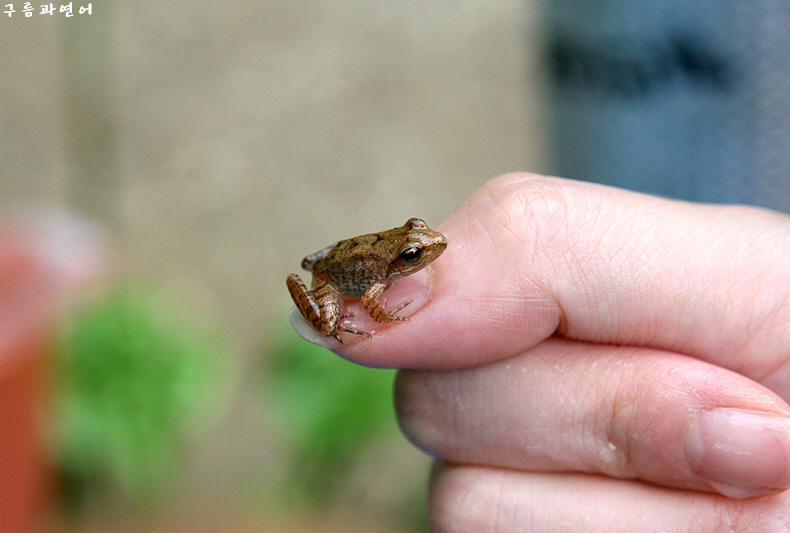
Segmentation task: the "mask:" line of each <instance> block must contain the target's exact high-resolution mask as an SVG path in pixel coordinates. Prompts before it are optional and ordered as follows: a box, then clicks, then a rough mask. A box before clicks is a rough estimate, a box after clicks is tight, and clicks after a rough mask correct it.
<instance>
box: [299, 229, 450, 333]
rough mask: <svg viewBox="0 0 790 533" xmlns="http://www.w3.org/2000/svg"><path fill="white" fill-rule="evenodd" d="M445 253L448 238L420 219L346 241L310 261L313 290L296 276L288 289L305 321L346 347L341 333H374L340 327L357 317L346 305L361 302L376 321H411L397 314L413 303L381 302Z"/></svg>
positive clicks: (307, 261) (306, 262) (307, 259)
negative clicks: (344, 308)
mask: <svg viewBox="0 0 790 533" xmlns="http://www.w3.org/2000/svg"><path fill="white" fill-rule="evenodd" d="M445 248H447V239H445V237H444V235H442V234H441V233H439V232H438V231H433V230H432V229H431V228H429V227H428V226H427V225H426V224H425V222H423V221H422V220H420V219H419V218H410V219H409V220H408V221H407V222H406V224H404V225H403V226H401V227H399V228H394V229H391V230H387V231H382V232H381V233H371V234H369V235H360V236H359V237H354V238H353V239H347V240H345V241H340V242H338V243H337V244H333V245H331V246H327V247H326V248H324V249H323V250H321V251H319V252H316V253H314V254H311V255H308V256H307V257H305V258H304V259H303V260H302V268H303V269H305V270H307V271H309V272H312V273H313V288H312V289H308V288H307V286H306V285H305V284H304V282H302V280H301V279H300V278H299V276H297V275H296V274H291V275H289V276H288V279H287V280H286V284H287V285H288V291H289V292H290V293H291V297H292V298H293V300H294V303H295V304H296V307H297V308H299V311H301V313H302V316H304V317H305V318H306V319H307V320H308V321H309V322H310V323H311V324H312V325H313V327H314V328H315V329H316V331H318V332H319V333H320V334H321V335H323V336H325V337H328V336H330V335H331V336H332V337H334V338H335V339H337V340H338V342H340V343H341V344H342V343H343V339H341V338H340V335H339V333H338V331H345V332H347V333H354V334H356V335H365V336H366V337H368V338H370V337H371V335H370V333H367V332H364V331H359V330H356V329H352V328H349V327H346V326H343V325H341V324H340V321H341V320H342V319H343V318H346V317H353V316H354V315H353V314H350V313H349V314H345V315H344V314H341V311H342V309H341V307H342V305H343V300H344V299H345V298H349V299H356V298H359V299H360V303H361V304H362V308H363V309H364V310H365V311H367V313H368V314H369V315H370V316H371V317H373V320H375V321H376V322H392V321H393V320H409V319H408V318H406V317H402V316H395V313H397V312H398V311H400V310H401V309H403V308H404V307H406V306H407V305H409V304H410V303H411V300H409V301H408V302H406V303H404V304H403V305H400V306H398V307H396V308H395V309H390V310H387V309H386V305H387V300H386V298H385V299H384V305H382V304H380V303H379V301H378V298H379V296H381V295H382V294H383V293H384V291H386V290H387V289H389V288H390V287H392V286H393V285H395V284H396V283H397V282H399V281H400V280H401V279H403V278H404V277H406V276H408V275H410V274H414V273H415V272H417V271H418V270H421V269H422V268H424V267H426V266H428V265H429V264H430V263H431V262H432V261H434V260H435V259H436V258H437V257H439V256H440V255H442V252H444V249H445Z"/></svg>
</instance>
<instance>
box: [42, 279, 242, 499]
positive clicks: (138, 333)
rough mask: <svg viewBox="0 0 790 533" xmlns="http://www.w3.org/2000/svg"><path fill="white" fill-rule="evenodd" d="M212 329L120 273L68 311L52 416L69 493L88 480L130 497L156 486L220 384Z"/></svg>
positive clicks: (212, 414) (86, 487) (154, 493)
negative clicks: (77, 308) (72, 312)
mask: <svg viewBox="0 0 790 533" xmlns="http://www.w3.org/2000/svg"><path fill="white" fill-rule="evenodd" d="M216 332H217V328H216V327H213V326H212V325H211V324H206V321H205V320H199V319H198V317H196V316H194V315H191V314H190V313H186V312H184V309H181V308H179V307H178V306H177V305H175V304H174V303H173V301H172V299H168V298H167V297H166V296H164V295H162V294H159V293H157V292H155V291H153V290H151V289H148V288H145V287H142V286H140V285H134V284H127V283H124V284H119V285H118V286H116V287H114V288H113V289H112V290H111V291H109V292H108V293H106V294H104V295H102V296H100V297H99V298H98V299H97V300H95V301H93V302H90V303H89V304H88V305H86V306H85V307H84V308H83V309H81V310H80V311H79V312H78V313H76V314H75V316H73V317H72V319H71V320H70V321H69V323H68V324H67V326H66V327H65V330H64V334H63V335H62V338H61V339H60V342H59V346H58V349H57V350H56V355H57V366H56V376H55V380H56V384H57V388H56V391H57V392H56V394H55V401H54V405H53V413H52V424H53V425H54V427H55V429H54V431H55V439H54V443H53V444H54V448H55V454H56V455H57V457H58V458H59V460H60V465H61V467H62V471H63V477H64V480H65V485H66V488H67V490H68V491H69V492H70V494H69V496H70V499H71V500H72V501H73V502H79V501H81V498H82V497H83V496H85V494H86V493H89V492H90V491H91V490H103V489H110V490H113V491H115V492H119V493H121V494H122V495H124V496H125V497H126V498H128V499H129V500H130V501H131V502H133V503H149V502H152V501H154V500H155V498H157V497H159V496H162V495H163V494H164V489H166V488H167V487H169V486H170V481H171V480H172V479H173V478H174V476H175V475H176V474H177V473H178V470H179V466H182V463H183V452H184V451H185V450H186V449H188V447H189V443H190V440H191V439H192V438H193V437H194V436H195V435H196V433H197V432H199V431H200V430H201V429H202V428H206V427H207V425H208V422H209V421H211V420H216V416H217V415H218V409H219V405H220V403H221V402H220V401H219V399H220V398H221V397H222V394H223V393H225V392H227V391H226V390H223V388H226V387H227V380H225V379H223V378H224V377H226V374H224V373H223V370H224V369H223V368H222V365H220V361H221V360H222V358H221V356H222V350H221V345H222V343H221V342H220V341H219V337H218V335H217V334H216Z"/></svg>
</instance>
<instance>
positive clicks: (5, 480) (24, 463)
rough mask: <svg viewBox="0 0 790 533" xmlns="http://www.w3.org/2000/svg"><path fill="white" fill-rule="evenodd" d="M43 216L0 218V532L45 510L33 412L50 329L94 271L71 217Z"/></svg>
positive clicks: (29, 525) (20, 527) (14, 530)
mask: <svg viewBox="0 0 790 533" xmlns="http://www.w3.org/2000/svg"><path fill="white" fill-rule="evenodd" d="M45 218H46V224H41V223H38V222H35V223H33V224H31V223H30V222H31V220H27V221H25V223H21V221H19V220H15V221H13V222H8V221H0V533H18V532H19V533H21V532H27V531H31V530H32V529H33V528H34V526H35V524H36V519H37V517H39V516H41V515H42V514H43V511H44V510H45V509H46V504H47V497H48V495H49V494H50V493H51V488H52V484H51V475H50V469H49V467H48V463H47V458H46V454H45V451H44V447H43V440H42V438H41V434H40V431H39V430H40V429H41V428H40V417H39V414H40V411H39V408H40V407H42V402H43V400H44V394H45V390H44V389H45V383H46V377H47V376H46V371H47V364H48V360H47V349H48V347H49V343H50V340H51V338H50V337H51V330H52V326H53V325H54V321H55V317H56V315H57V311H58V310H60V309H61V308H62V306H63V304H64V301H65V300H66V299H67V298H69V297H71V296H73V295H74V294H75V291H76V289H77V288H79V287H81V286H83V285H84V282H85V281H87V280H89V279H91V278H93V277H95V275H96V274H97V273H98V271H99V268H100V267H99V262H100V261H98V258H99V254H97V253H96V252H97V250H98V248H96V247H95V246H94V245H93V244H91V243H89V242H87V241H89V240H90V237H89V235H88V234H87V233H84V232H83V231H82V230H81V229H77V231H76V232H75V231H72V229H74V227H73V226H72V225H73V220H74V219H60V218H59V219H57V220H54V219H52V218H51V217H45ZM12 227H13V228H14V229H13V230H11V229H9V228H12ZM69 228H72V229H69ZM86 238H87V240H86ZM86 245H87V246H86ZM72 255H73V256H75V257H77V258H78V259H77V260H76V261H71V260H69V257H70V256H72ZM86 259H87V261H86Z"/></svg>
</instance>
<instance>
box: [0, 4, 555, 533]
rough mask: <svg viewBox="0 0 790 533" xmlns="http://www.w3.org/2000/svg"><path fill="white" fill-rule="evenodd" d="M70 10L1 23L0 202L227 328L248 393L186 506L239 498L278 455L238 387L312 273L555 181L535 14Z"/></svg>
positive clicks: (198, 462) (196, 469)
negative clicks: (510, 187) (467, 205)
mask: <svg viewBox="0 0 790 533" xmlns="http://www.w3.org/2000/svg"><path fill="white" fill-rule="evenodd" d="M59 5H60V4H55V10H56V12H55V13H54V14H51V15H50V14H41V13H40V11H41V8H40V6H39V5H38V4H35V6H34V12H33V14H32V15H31V16H29V17H27V16H25V15H24V14H23V12H22V9H23V3H21V2H15V3H14V9H16V13H13V16H11V17H8V16H7V15H6V14H0V65H2V66H1V67H0V68H1V69H2V77H0V139H1V142H0V154H1V157H2V165H0V197H2V199H3V201H4V202H5V203H7V204H23V205H29V204H44V205H65V206H66V207H68V208H69V209H71V210H73V211H75V212H77V213H79V214H82V215H85V216H87V217H90V218H93V219H94V220H96V221H98V222H99V223H100V224H101V225H102V226H104V227H105V228H107V229H108V231H109V232H110V235H111V236H112V239H113V242H114V247H115V251H116V254H117V269H118V271H119V272H120V273H121V274H122V275H124V276H128V277H131V278H134V279H142V280H145V281H146V282H147V283H151V284H153V285H155V286H157V287H164V288H167V289H168V290H169V291H171V292H172V293H175V294H177V295H178V297H179V298H180V300H181V302H182V303H184V304H185V305H186V306H188V307H189V308H191V309H192V310H197V311H199V312H203V313H206V314H207V315H210V316H211V317H213V318H214V319H215V320H216V322H217V323H218V324H221V328H222V330H223V331H224V332H225V334H226V335H227V337H228V338H229V346H228V349H227V351H226V352H225V353H224V354H223V355H224V356H225V357H227V358H228V359H230V360H232V361H233V362H234V365H233V366H234V368H235V370H234V375H235V382H236V384H237V387H236V388H234V391H233V394H232V399H231V400H230V402H229V407H228V411H227V413H225V414H224V415H223V417H222V420H221V422H220V424H219V426H218V428H216V429H214V430H213V431H212V432H210V434H209V435H208V436H207V437H205V438H204V439H203V440H201V442H200V444H199V446H198V451H197V452H196V459H195V460H194V461H193V462H192V463H191V466H190V469H191V470H190V472H191V473H190V474H188V475H187V479H188V480H191V481H190V482H189V483H187V487H188V488H185V489H183V491H182V495H183V496H184V498H183V499H184V500H187V501H188V500H189V495H190V494H202V495H204V496H205V494H206V493H212V494H213V493H216V494H220V495H223V494H224V495H226V496H227V495H234V494H238V491H239V490H240V488H239V487H240V486H241V485H242V484H243V483H246V482H248V481H249V478H250V477H254V475H255V473H256V472H261V473H262V475H263V474H265V473H266V472H267V471H268V470H267V469H270V465H269V466H267V462H268V461H270V460H271V457H272V455H271V454H272V453H273V450H276V449H277V446H278V444H277V438H276V435H274V436H273V435H272V434H271V430H270V427H269V426H267V424H266V421H265V420H264V417H261V416H260V410H261V405H260V402H261V399H260V392H259V391H258V390H257V389H255V388H254V387H251V386H250V385H249V383H248V381H249V380H248V379H247V378H245V376H249V375H250V374H254V375H257V372H258V371H259V370H260V368H261V367H262V366H265V364H266V362H265V359H266V357H267V353H268V352H267V349H266V347H267V346H271V345H273V344H274V343H275V342H278V341H279V340H280V339H281V338H282V337H283V336H285V335H290V334H291V332H290V328H289V326H288V325H287V323H286V321H285V319H284V315H285V313H286V311H287V309H288V308H289V307H290V305H291V302H290V298H289V296H288V294H287V291H286V290H285V287H284V279H285V276H286V275H287V274H288V273H289V272H291V271H294V270H295V269H297V268H298V264H299V261H300V260H301V258H302V257H303V256H304V255H306V254H307V253H310V252H313V251H315V250H318V249H320V248H321V247H323V246H325V245H327V244H329V243H331V242H334V241H336V240H338V239H340V238H345V237H349V236H353V235H358V234H362V233H367V232H372V231H378V230H381V229H384V228H391V227H394V226H397V225H401V224H402V223H403V222H404V221H405V220H406V219H407V218H409V217H412V216H418V217H421V218H424V219H425V220H426V221H427V222H428V223H429V225H431V226H435V225H436V224H438V223H439V222H440V221H441V220H442V219H443V218H445V217H446V216H447V215H448V214H450V213H451V212H452V211H453V210H455V209H456V207H458V205H459V204H460V203H462V202H463V201H464V199H465V198H466V197H467V196H469V195H470V194H471V193H472V192H473V191H474V190H475V189H477V188H478V187H479V186H481V185H482V184H483V183H484V182H485V181H487V180H488V179H490V178H492V177H494V176H496V175H498V174H500V173H503V172H507V171H511V170H536V171H542V170H544V169H545V168H546V161H545V146H546V140H545V135H544V126H543V116H542V109H543V106H542V103H541V101H542V96H541V95H542V89H541V83H540V78H541V77H540V69H539V68H538V62H539V51H540V39H541V25H540V17H539V13H538V10H537V9H536V5H535V3H534V2H531V1H523V0H443V1H436V2H414V1H411V0H409V1H395V0H378V1H374V2H370V1H359V0H345V1H343V0H293V1H289V2H253V1H239V2H209V1H205V0H197V1H192V2H178V1H170V0H157V1H147V0H132V1H127V2H117V1H110V0H104V1H101V2H92V3H91V4H90V5H91V9H92V10H91V13H90V14H88V13H82V14H80V13H79V8H80V7H87V6H88V3H87V2H74V3H73V9H74V12H73V15H74V16H73V17H66V16H65V14H64V13H60V12H58V7H59ZM325 355H326V356H327V357H330V355H329V354H325ZM264 373H265V372H264ZM263 379H264V380H265V378H263ZM320 385H321V384H320V383H318V384H317V386H319V387H320ZM376 450H378V451H379V452H380V453H378V455H385V453H384V450H386V456H387V457H388V458H390V459H389V462H390V463H391V464H392V465H393V469H394V470H397V471H403V470H405V471H407V472H408V474H406V477H407V478H408V481H407V482H405V483H407V484H410V485H411V486H413V485H415V484H416V485H417V486H421V484H422V483H423V482H424V479H425V477H426V475H427V467H428V462H427V460H426V459H425V458H422V456H421V455H420V454H419V453H418V452H416V451H414V450H412V449H411V448H410V447H409V445H408V444H406V443H405V441H404V440H403V439H402V438H400V437H395V438H394V439H391V440H390V441H388V443H387V444H386V445H381V444H379V445H378V448H376ZM372 455H377V453H376V452H375V451H374V452H373V453H372ZM404 465H407V466H406V467H404ZM363 470H364V469H363ZM360 476H363V474H360ZM377 476H379V475H378V474H377ZM363 477H364V476H363ZM373 477H375V476H373ZM379 477H381V476H379ZM380 492H381V491H380ZM367 493H368V494H374V493H375V491H374V490H368V491H367ZM222 497H223V496H220V498H222ZM229 497H230V496H229ZM376 497H377V498H380V499H382V500H386V499H387V498H388V495H387V491H386V490H384V491H383V492H381V493H380V494H379V495H378V496H376ZM186 507H187V508H189V505H187V506H186ZM99 514H101V513H99ZM187 514H188V513H187ZM220 514H221V513H220ZM108 520H110V522H112V518H110V519H108ZM122 521H123V520H122ZM88 523H89V524H90V523H91V522H90V520H88ZM75 527H77V526H75ZM85 527H91V526H85ZM382 527H384V526H382ZM139 530H147V529H144V528H140V529H139ZM171 530H172V528H171Z"/></svg>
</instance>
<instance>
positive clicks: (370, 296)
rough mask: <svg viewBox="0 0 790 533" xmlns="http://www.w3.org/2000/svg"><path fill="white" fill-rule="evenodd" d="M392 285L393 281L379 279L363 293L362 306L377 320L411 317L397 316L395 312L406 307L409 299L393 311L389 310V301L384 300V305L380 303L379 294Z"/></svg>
mask: <svg viewBox="0 0 790 533" xmlns="http://www.w3.org/2000/svg"><path fill="white" fill-rule="evenodd" d="M391 286H392V283H390V282H386V281H377V282H376V283H374V284H373V285H371V286H370V287H368V290H366V291H365V294H363V295H362V298H360V300H359V302H360V304H361V305H362V308H363V309H364V310H365V311H367V312H368V314H369V315H370V316H371V317H372V318H373V320H375V321H376V322H392V321H393V320H406V321H408V320H409V319H408V318H406V317H405V316H395V313H397V312H398V311H400V310H401V309H403V308H404V307H406V306H407V305H409V304H410V303H411V300H409V301H408V302H406V303H403V304H401V305H399V306H398V307H396V308H395V309H392V310H391V311H387V309H386V305H387V303H386V302H387V301H386V299H385V300H384V305H381V304H380V303H379V296H381V295H382V294H383V293H384V291H386V290H387V289H389V288H390V287H391Z"/></svg>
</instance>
